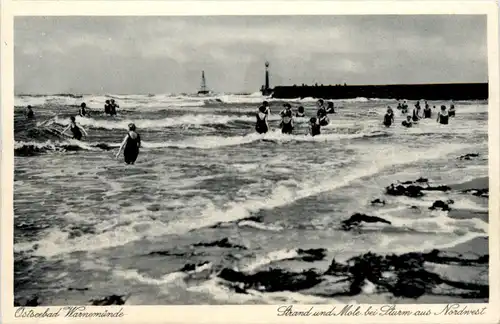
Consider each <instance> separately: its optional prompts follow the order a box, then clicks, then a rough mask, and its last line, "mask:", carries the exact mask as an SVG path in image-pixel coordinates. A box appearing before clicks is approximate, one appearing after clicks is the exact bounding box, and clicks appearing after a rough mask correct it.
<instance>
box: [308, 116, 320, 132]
mask: <svg viewBox="0 0 500 324" xmlns="http://www.w3.org/2000/svg"><path fill="white" fill-rule="evenodd" d="M309 134H311V136H316V135H320V134H321V126H320V124H319V123H318V119H317V118H316V117H311V119H309Z"/></svg>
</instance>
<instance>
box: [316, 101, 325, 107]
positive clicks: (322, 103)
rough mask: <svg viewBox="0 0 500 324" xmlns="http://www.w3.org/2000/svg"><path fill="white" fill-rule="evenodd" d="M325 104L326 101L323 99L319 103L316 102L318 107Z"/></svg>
mask: <svg viewBox="0 0 500 324" xmlns="http://www.w3.org/2000/svg"><path fill="white" fill-rule="evenodd" d="M324 104H325V101H324V100H323V99H319V100H318V101H316V105H318V106H323V105H324Z"/></svg>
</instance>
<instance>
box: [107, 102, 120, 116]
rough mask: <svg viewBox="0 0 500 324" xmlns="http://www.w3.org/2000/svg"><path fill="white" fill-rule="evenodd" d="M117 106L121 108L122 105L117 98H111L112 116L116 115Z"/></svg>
mask: <svg viewBox="0 0 500 324" xmlns="http://www.w3.org/2000/svg"><path fill="white" fill-rule="evenodd" d="M116 108H120V106H118V104H117V103H116V102H115V99H111V104H110V107H109V109H110V111H109V113H110V115H111V116H116Z"/></svg>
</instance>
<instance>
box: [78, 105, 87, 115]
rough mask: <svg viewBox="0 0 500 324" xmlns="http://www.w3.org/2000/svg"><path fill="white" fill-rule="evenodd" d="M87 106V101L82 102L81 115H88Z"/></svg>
mask: <svg viewBox="0 0 500 324" xmlns="http://www.w3.org/2000/svg"><path fill="white" fill-rule="evenodd" d="M85 108H87V104H86V103H85V102H82V104H81V105H80V111H78V114H79V115H80V117H85V116H87V111H86V109H85Z"/></svg>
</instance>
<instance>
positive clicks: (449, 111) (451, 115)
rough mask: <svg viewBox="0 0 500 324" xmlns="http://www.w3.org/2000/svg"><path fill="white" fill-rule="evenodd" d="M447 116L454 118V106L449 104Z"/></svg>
mask: <svg viewBox="0 0 500 324" xmlns="http://www.w3.org/2000/svg"><path fill="white" fill-rule="evenodd" d="M448 116H450V117H455V105H454V104H453V103H451V105H450V110H448Z"/></svg>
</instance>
